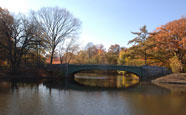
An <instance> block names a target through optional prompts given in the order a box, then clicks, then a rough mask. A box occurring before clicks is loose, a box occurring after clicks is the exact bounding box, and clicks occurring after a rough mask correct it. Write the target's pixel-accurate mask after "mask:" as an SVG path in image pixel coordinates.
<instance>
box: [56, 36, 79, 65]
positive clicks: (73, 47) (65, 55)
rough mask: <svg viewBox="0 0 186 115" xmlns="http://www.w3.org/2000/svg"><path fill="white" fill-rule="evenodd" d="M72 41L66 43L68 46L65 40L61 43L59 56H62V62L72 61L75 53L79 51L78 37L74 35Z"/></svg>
mask: <svg viewBox="0 0 186 115" xmlns="http://www.w3.org/2000/svg"><path fill="white" fill-rule="evenodd" d="M69 40H70V41H68V42H67V43H66V47H63V46H64V42H63V43H62V44H61V45H60V48H59V57H60V63H61V64H63V63H64V62H65V63H70V61H71V59H72V57H73V54H74V53H75V52H76V51H78V49H79V45H78V44H77V43H76V38H75V37H73V38H71V39H69Z"/></svg>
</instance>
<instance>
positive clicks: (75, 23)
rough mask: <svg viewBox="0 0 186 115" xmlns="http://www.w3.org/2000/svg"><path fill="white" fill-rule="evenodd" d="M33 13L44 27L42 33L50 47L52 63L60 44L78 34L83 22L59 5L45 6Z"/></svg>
mask: <svg viewBox="0 0 186 115" xmlns="http://www.w3.org/2000/svg"><path fill="white" fill-rule="evenodd" d="M32 15H33V17H34V18H35V20H36V21H37V23H38V25H40V26H41V28H42V33H43V34H44V38H45V39H46V41H47V42H46V43H47V44H48V46H49V49H50V53H51V58H50V64H52V61H53V55H54V52H55V49H56V47H57V46H58V44H60V43H61V42H64V41H65V40H66V39H67V38H71V37H73V36H76V35H77V34H78V31H79V29H80V26H81V23H80V21H79V20H78V19H77V18H75V17H74V16H73V15H72V14H71V13H70V12H68V11H67V10H66V9H62V8H58V7H54V8H52V7H44V8H41V9H40V10H39V11H38V12H34V11H32Z"/></svg>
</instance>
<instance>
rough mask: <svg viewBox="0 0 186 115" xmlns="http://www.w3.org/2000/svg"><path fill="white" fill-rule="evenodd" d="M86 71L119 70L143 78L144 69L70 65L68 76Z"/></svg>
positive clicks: (136, 67)
mask: <svg viewBox="0 0 186 115" xmlns="http://www.w3.org/2000/svg"><path fill="white" fill-rule="evenodd" d="M86 70H119V71H127V72H131V73H133V74H135V75H137V76H139V77H142V76H143V68H142V67H138V66H118V65H117V66H116V65H78V66H77V65H69V66H68V75H71V76H72V75H74V74H76V73H78V72H81V71H86Z"/></svg>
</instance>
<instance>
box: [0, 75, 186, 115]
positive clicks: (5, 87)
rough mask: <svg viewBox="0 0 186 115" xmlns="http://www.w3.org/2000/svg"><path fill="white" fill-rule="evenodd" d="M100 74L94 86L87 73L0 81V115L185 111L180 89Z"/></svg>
mask: <svg viewBox="0 0 186 115" xmlns="http://www.w3.org/2000/svg"><path fill="white" fill-rule="evenodd" d="M83 77H87V78H88V77H91V78H90V80H87V78H83ZM100 77H101V76H100V75H99V76H98V77H97V78H98V80H97V84H98V85H97V86H96V85H95V84H96V79H97V78H96V77H95V76H94V77H92V76H90V75H87V76H85V75H80V76H77V77H76V82H79V81H80V82H79V83H76V82H75V81H74V80H61V81H60V80H57V81H52V80H50V81H49V80H43V81H32V82H27V81H17V80H13V81H7V80H6V81H5V80H0V115H185V114H186V94H185V93H184V91H182V92H180V93H175V91H174V92H173V91H171V89H168V88H166V87H160V86H157V85H154V84H151V83H138V82H137V80H136V79H135V80H133V79H132V80H131V79H129V78H125V77H121V76H120V77H119V76H117V78H116V77H111V76H108V77H106V76H102V78H100ZM103 78H104V79H105V81H104V80H103ZM81 79H82V81H81ZM100 81H101V82H102V83H103V84H104V85H103V84H101V82H100ZM87 84H89V86H86V85H87ZM126 84H127V85H126ZM131 84H133V85H131ZM101 87H104V88H101ZM111 87H112V88H111ZM183 87H184V86H183Z"/></svg>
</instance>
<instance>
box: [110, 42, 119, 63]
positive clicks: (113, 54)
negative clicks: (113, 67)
mask: <svg viewBox="0 0 186 115" xmlns="http://www.w3.org/2000/svg"><path fill="white" fill-rule="evenodd" d="M120 50H121V48H120V45H118V44H115V45H111V46H110V47H109V49H108V52H107V56H106V58H107V62H108V64H118V58H119V52H120Z"/></svg>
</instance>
